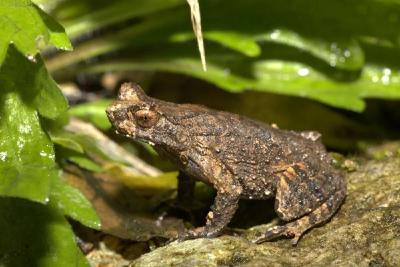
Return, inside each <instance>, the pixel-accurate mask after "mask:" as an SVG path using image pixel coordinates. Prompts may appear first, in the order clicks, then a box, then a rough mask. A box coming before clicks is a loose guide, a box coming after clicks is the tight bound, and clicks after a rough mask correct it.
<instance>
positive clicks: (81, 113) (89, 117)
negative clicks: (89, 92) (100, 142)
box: [69, 99, 111, 130]
mask: <svg viewBox="0 0 400 267" xmlns="http://www.w3.org/2000/svg"><path fill="white" fill-rule="evenodd" d="M110 104H111V100H106V99H102V100H98V101H94V102H89V103H84V104H79V105H76V106H74V107H72V108H71V109H70V110H69V114H70V115H72V116H76V117H78V118H80V119H83V120H86V121H90V122H92V123H93V124H94V125H96V126H97V127H98V128H100V129H102V130H107V129H109V128H110V127H111V124H110V122H109V120H108V119H107V116H106V112H105V110H106V108H107V107H108V106H109V105H110Z"/></svg>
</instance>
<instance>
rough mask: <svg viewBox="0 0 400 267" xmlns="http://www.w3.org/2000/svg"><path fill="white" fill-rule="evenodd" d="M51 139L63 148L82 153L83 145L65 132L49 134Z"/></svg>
mask: <svg viewBox="0 0 400 267" xmlns="http://www.w3.org/2000/svg"><path fill="white" fill-rule="evenodd" d="M50 137H51V141H53V143H55V144H57V145H60V146H62V147H64V148H68V149H71V150H73V151H76V152H78V153H83V147H82V146H81V145H80V144H79V143H78V142H76V141H75V140H74V139H73V138H71V136H70V135H69V134H67V133H65V132H62V133H60V134H53V133H51V134H50Z"/></svg>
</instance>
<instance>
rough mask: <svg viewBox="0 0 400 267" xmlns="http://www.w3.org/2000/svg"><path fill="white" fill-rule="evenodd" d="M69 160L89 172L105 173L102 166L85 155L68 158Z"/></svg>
mask: <svg viewBox="0 0 400 267" xmlns="http://www.w3.org/2000/svg"><path fill="white" fill-rule="evenodd" d="M68 160H70V161H72V162H73V163H75V164H76V165H78V166H79V167H81V168H84V169H87V170H89V171H93V172H102V171H103V168H102V167H101V166H100V165H98V164H97V163H96V162H94V161H93V160H91V159H89V158H88V157H87V156H85V155H74V156H70V157H68Z"/></svg>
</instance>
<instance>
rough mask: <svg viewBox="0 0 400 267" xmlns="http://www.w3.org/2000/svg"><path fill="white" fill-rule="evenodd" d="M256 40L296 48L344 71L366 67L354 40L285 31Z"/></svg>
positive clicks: (281, 30) (361, 53)
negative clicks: (324, 37) (309, 35)
mask: <svg viewBox="0 0 400 267" xmlns="http://www.w3.org/2000/svg"><path fill="white" fill-rule="evenodd" d="M255 38H256V39H257V40H259V41H270V42H275V43H281V44H285V45H289V46H293V47H296V48H298V49H301V50H303V51H306V52H308V53H310V54H312V55H313V56H315V57H317V58H320V59H322V60H324V61H325V62H327V63H328V64H329V65H330V66H332V67H336V68H340V69H344V70H359V69H361V68H362V66H363V65H364V52H363V51H362V49H361V47H360V45H359V44H358V42H357V41H355V40H354V39H348V40H342V39H341V38H339V39H337V40H334V39H333V40H329V39H328V40H326V39H325V40H324V39H322V38H318V37H308V36H304V35H300V34H298V33H296V32H293V31H289V30H283V29H276V30H273V31H271V32H268V33H260V34H259V35H257V36H255Z"/></svg>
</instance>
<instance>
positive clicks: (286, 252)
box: [131, 155, 400, 267]
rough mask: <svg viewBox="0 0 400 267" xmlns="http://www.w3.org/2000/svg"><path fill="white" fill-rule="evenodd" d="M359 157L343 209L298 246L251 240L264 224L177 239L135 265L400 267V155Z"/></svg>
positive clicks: (147, 266)
mask: <svg viewBox="0 0 400 267" xmlns="http://www.w3.org/2000/svg"><path fill="white" fill-rule="evenodd" d="M356 161H357V165H358V167H357V169H356V170H355V171H353V172H351V173H347V174H346V179H347V182H348V195H347V198H346V201H345V203H344V204H343V205H342V207H341V209H340V210H339V212H338V213H337V214H336V215H335V216H334V217H333V218H332V220H331V221H330V222H328V223H327V224H325V225H322V226H321V227H318V228H314V229H312V230H311V231H309V232H308V233H306V234H305V235H304V236H303V238H302V239H301V240H300V242H299V244H298V245H297V246H295V247H293V246H292V245H291V244H290V240H287V239H281V240H277V241H274V242H266V243H263V244H261V245H255V244H252V243H250V242H248V241H247V239H246V237H251V236H253V235H255V234H257V232H259V231H264V230H265V229H266V228H267V227H266V226H265V225H264V226H257V227H254V228H252V229H251V230H248V231H245V232H244V233H243V234H242V235H241V236H228V235H225V236H221V237H219V238H213V239H197V240H189V241H185V242H181V243H178V242H173V243H171V244H169V245H166V246H164V247H160V248H157V249H155V250H154V251H152V252H150V253H147V254H145V255H143V256H141V257H140V258H139V259H137V260H136V261H134V262H133V263H132V264H131V266H146V267H152V266H154V267H155V266H163V267H164V266H192V267H194V266H400V157H399V156H397V155H394V156H391V157H386V158H384V159H379V160H377V159H366V158H358V159H356Z"/></svg>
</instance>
